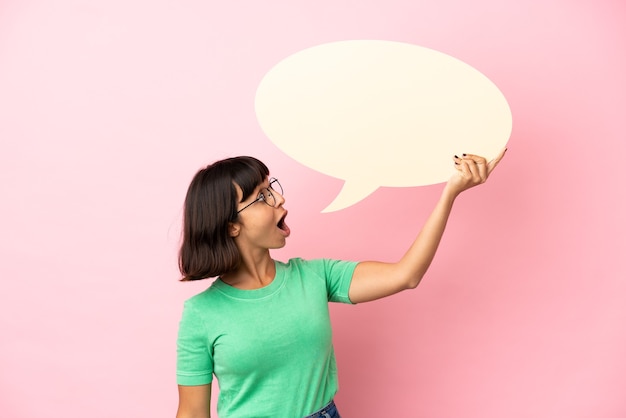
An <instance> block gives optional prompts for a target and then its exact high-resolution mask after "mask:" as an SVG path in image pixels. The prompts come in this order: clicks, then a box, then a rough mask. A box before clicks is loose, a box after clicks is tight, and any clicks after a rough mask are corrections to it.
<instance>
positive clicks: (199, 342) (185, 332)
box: [176, 300, 213, 386]
mask: <svg viewBox="0 0 626 418" xmlns="http://www.w3.org/2000/svg"><path fill="white" fill-rule="evenodd" d="M212 380H213V355H212V349H211V347H210V344H209V338H208V333H207V331H206V327H205V325H204V322H203V321H202V318H201V316H200V315H199V314H198V313H197V311H196V310H195V309H194V307H193V304H192V303H191V300H188V301H187V302H185V307H184V309H183V315H182V318H181V320H180V325H179V328H178V341H177V359H176V381H177V383H178V384H179V385H182V386H196V385H206V384H208V383H211V381H212Z"/></svg>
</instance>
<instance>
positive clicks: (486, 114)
mask: <svg viewBox="0 0 626 418" xmlns="http://www.w3.org/2000/svg"><path fill="white" fill-rule="evenodd" d="M255 107H256V114H257V118H258V120H259V123H260V125H261V128H262V129H263V131H264V132H265V134H266V135H267V136H268V137H269V138H270V140H271V141H272V142H273V143H274V144H276V146H278V147H279V148H280V149H281V150H283V151H284V152H285V153H286V154H287V155H289V156H291V157H292V158H294V159H295V160H296V161H299V162H300V163H302V164H304V165H305V166H307V167H310V168H312V169H314V170H317V171H319V172H321V173H324V174H327V175H329V176H333V177H336V178H341V179H344V180H345V184H344V186H343V189H342V190H341V192H340V193H339V195H338V196H337V198H336V199H335V200H334V201H333V202H332V203H331V204H330V205H329V206H328V207H327V208H326V209H324V211H323V212H331V211H336V210H340V209H343V208H346V207H348V206H350V205H353V204H355V203H356V202H358V201H360V200H361V199H363V198H365V197H366V196H368V195H369V194H371V193H372V192H374V191H375V190H376V189H377V188H378V187H381V186H384V187H412V186H423V185H429V184H435V183H441V182H444V181H447V180H448V178H449V177H450V175H451V164H452V160H451V158H452V156H453V155H454V154H459V153H472V154H478V155H482V156H484V157H486V158H487V159H490V158H493V157H495V156H496V155H497V153H498V152H499V151H500V150H501V149H502V148H503V147H504V146H505V145H506V142H507V141H508V138H509V136H510V134H511V128H512V117H511V110H510V108H509V105H508V103H507V101H506V99H505V98H504V95H503V94H502V93H501V92H500V90H498V88H497V87H496V86H495V85H494V84H493V83H492V82H491V81H490V80H489V79H488V78H487V77H485V76H484V75H483V74H481V73H480V72H479V71H477V70H476V69H474V68H472V67H471V66H469V65H468V64H466V63H464V62H462V61H460V60H458V59H456V58H453V57H451V56H449V55H446V54H443V53H441V52H438V51H434V50H432V49H428V48H424V47H419V46H416V45H411V44H406V43H400V42H390V41H378V40H373V41H366V40H357V41H343V42H333V43H328V44H323V45H319V46H315V47H312V48H308V49H305V50H302V51H300V52H297V53H295V54H293V55H291V56H289V57H287V58H285V59H284V60H282V61H281V62H279V63H278V64H277V65H276V66H275V67H273V68H272V69H271V70H270V71H269V72H268V73H267V74H266V75H265V77H264V78H263V80H262V81H261V83H260V84H259V87H258V90H257V93H256V101H255Z"/></svg>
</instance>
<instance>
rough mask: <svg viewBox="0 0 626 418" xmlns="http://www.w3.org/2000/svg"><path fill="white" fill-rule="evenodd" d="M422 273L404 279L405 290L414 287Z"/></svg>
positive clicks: (418, 282)
mask: <svg viewBox="0 0 626 418" xmlns="http://www.w3.org/2000/svg"><path fill="white" fill-rule="evenodd" d="M422 277H423V275H421V274H420V275H416V276H410V277H408V278H407V279H406V280H405V281H404V288H405V290H411V289H415V288H416V287H417V286H418V285H419V284H420V282H421V281H422Z"/></svg>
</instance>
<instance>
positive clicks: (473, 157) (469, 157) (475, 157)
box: [463, 154, 487, 164]
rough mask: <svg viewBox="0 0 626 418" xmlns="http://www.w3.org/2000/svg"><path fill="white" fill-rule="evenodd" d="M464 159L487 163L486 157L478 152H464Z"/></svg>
mask: <svg viewBox="0 0 626 418" xmlns="http://www.w3.org/2000/svg"><path fill="white" fill-rule="evenodd" d="M463 159H464V160H472V161H474V162H475V163H476V164H487V160H486V159H485V157H481V156H480V155H476V154H463Z"/></svg>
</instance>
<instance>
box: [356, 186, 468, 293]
mask: <svg viewBox="0 0 626 418" xmlns="http://www.w3.org/2000/svg"><path fill="white" fill-rule="evenodd" d="M456 196H457V194H455V193H452V192H450V190H449V189H448V187H446V188H445V189H444V191H443V193H442V194H441V197H440V198H439V201H438V202H437V204H436V206H435V208H434V209H433V211H432V212H431V214H430V216H429V217H428V219H427V220H426V223H425V224H424V226H423V227H422V229H421V231H420V232H419V233H418V235H417V237H416V238H415V241H414V242H413V244H412V245H411V247H410V248H409V249H408V251H407V252H406V253H405V254H404V256H403V257H402V258H401V259H400V261H398V262H397V263H382V262H378V261H364V262H361V263H359V264H358V265H357V267H356V269H355V271H354V274H353V276H352V283H351V285H350V292H349V296H350V300H351V301H352V302H354V303H361V302H367V301H371V300H375V299H379V298H382V297H385V296H389V295H393V294H394V293H398V292H400V291H402V290H405V289H412V288H415V287H416V286H417V285H418V284H419V282H420V281H421V280H422V277H423V276H424V274H425V273H426V270H428V267H429V266H430V264H431V262H432V261H433V258H434V257H435V253H436V251H437V247H438V246H439V243H440V242H441V237H442V236H443V232H444V230H445V228H446V223H447V221H448V218H449V216H450V212H451V211H452V205H453V203H454V200H455V197H456Z"/></svg>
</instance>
